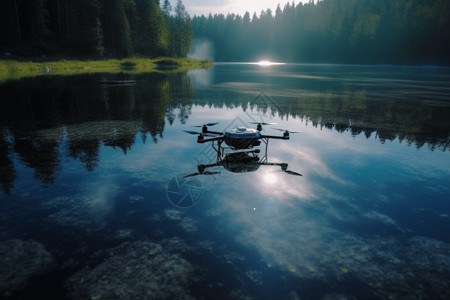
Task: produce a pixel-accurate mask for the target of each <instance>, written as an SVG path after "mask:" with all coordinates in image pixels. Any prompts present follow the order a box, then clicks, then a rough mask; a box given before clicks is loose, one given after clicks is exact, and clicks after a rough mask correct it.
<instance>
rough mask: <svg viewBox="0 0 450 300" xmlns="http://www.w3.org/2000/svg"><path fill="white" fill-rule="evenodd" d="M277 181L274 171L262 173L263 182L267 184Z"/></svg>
mask: <svg viewBox="0 0 450 300" xmlns="http://www.w3.org/2000/svg"><path fill="white" fill-rule="evenodd" d="M277 181H278V177H277V176H276V175H275V174H274V173H266V174H264V182H265V183H267V184H275V183H277Z"/></svg>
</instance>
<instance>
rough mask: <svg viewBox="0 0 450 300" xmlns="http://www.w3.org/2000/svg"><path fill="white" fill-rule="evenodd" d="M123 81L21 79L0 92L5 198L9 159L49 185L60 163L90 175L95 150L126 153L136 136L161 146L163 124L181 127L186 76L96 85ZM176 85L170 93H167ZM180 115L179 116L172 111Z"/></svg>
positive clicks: (188, 90) (188, 92)
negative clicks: (66, 160)
mask: <svg viewBox="0 0 450 300" xmlns="http://www.w3.org/2000/svg"><path fill="white" fill-rule="evenodd" d="M129 76H130V75H126V74H114V75H111V74H108V75H87V76H73V77H52V78H51V80H49V79H47V78H38V79H25V80H22V81H15V82H9V83H6V84H4V85H2V86H0V94H1V95H2V100H3V102H2V103H1V106H2V107H1V109H0V126H4V127H0V134H1V135H0V161H1V162H2V163H1V169H0V181H1V182H2V187H3V190H4V191H6V192H9V191H10V190H11V189H12V187H13V183H14V180H15V176H16V175H15V169H14V164H13V162H12V160H11V157H12V155H13V153H14V152H15V153H16V154H17V155H18V157H19V158H20V159H21V160H22V161H23V162H24V163H25V164H26V165H27V166H29V167H31V168H33V169H34V172H35V177H36V178H38V179H40V180H41V181H42V182H44V183H51V182H52V181H53V179H54V175H55V173H56V172H57V171H58V169H59V163H60V161H59V160H60V157H59V155H60V153H59V149H61V148H60V147H61V146H62V144H63V143H65V144H66V148H67V152H66V153H63V155H67V156H68V157H72V158H74V159H79V160H80V161H81V162H83V163H84V164H85V166H86V169H87V170H89V171H92V170H94V168H95V167H96V166H97V165H98V155H99V147H100V145H101V144H102V143H103V144H104V145H106V146H111V147H114V148H115V147H118V148H120V149H122V150H123V151H124V153H126V152H127V151H128V150H129V149H131V147H132V145H133V144H134V141H135V137H136V135H137V134H140V135H141V137H142V139H143V140H144V141H145V140H146V139H147V136H148V135H150V136H151V137H152V139H153V141H154V142H157V141H158V137H160V138H162V133H163V130H164V126H165V122H166V113H168V121H169V123H170V124H172V123H173V122H174V121H175V119H176V118H177V117H178V118H180V120H181V122H183V123H184V122H185V120H186V119H187V116H188V115H189V113H187V111H188V110H187V109H186V107H187V106H188V105H189V104H190V102H191V101H192V100H191V98H192V94H193V90H192V86H191V84H190V81H189V78H188V76H187V74H185V73H184V74H169V75H167V74H158V73H149V74H141V75H137V76H135V77H133V79H135V80H136V82H137V84H135V85H128V86H105V85H99V84H98V82H99V81H103V80H104V79H112V78H110V77H114V79H115V80H124V79H130V78H129ZM174 84H176V87H174ZM177 109H179V110H180V114H178V115H177V114H176V113H175V111H176V110H177Z"/></svg>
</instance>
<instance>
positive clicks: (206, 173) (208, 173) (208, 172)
mask: <svg viewBox="0 0 450 300" xmlns="http://www.w3.org/2000/svg"><path fill="white" fill-rule="evenodd" d="M214 174H220V172H211V171H205V172H202V173H199V172H197V173H192V174H188V175H186V176H183V178H187V177H193V176H197V175H214Z"/></svg>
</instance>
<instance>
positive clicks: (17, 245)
mask: <svg viewBox="0 0 450 300" xmlns="http://www.w3.org/2000/svg"><path fill="white" fill-rule="evenodd" d="M55 267H56V262H55V259H54V258H53V256H52V254H51V253H50V252H48V251H47V250H45V248H44V246H43V245H42V244H41V243H38V242H36V241H32V240H30V241H23V240H19V239H13V240H8V241H4V242H1V243H0V297H5V296H10V295H11V294H12V293H14V292H15V291H18V290H20V289H21V288H23V287H24V286H25V285H26V283H27V282H28V280H29V279H31V278H32V277H35V276H38V275H43V274H46V273H48V272H50V271H52V270H53V269H54V268H55Z"/></svg>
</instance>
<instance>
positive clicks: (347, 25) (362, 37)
mask: <svg viewBox="0 0 450 300" xmlns="http://www.w3.org/2000/svg"><path fill="white" fill-rule="evenodd" d="M303 2H305V1H303ZM449 20H450V2H449V1H446V0H408V1H406V0H323V1H316V3H314V1H310V2H309V3H306V4H302V3H299V4H297V5H295V4H294V2H292V3H289V2H288V3H286V5H285V6H284V7H283V8H282V7H280V6H278V7H277V9H276V11H275V13H273V12H272V11H271V10H270V9H268V10H266V11H262V12H261V13H260V15H259V16H258V15H256V13H255V14H254V15H253V17H252V18H251V19H250V14H249V13H246V14H245V15H244V17H241V16H239V15H234V14H229V15H227V16H224V15H222V14H218V15H217V14H216V15H214V16H212V15H209V16H208V17H205V16H196V17H194V18H193V20H192V28H193V31H194V34H195V37H196V38H206V39H208V40H210V41H211V42H213V44H214V45H215V54H216V57H215V60H217V61H236V60H238V61H249V60H250V61H252V60H258V59H262V58H270V59H278V60H283V61H291V62H331V63H333V62H334V63H394V64H398V63H401V64H406V63H419V64H442V65H448V64H450V39H449V38H448V37H449V36H450V24H449V22H450V21H449Z"/></svg>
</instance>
